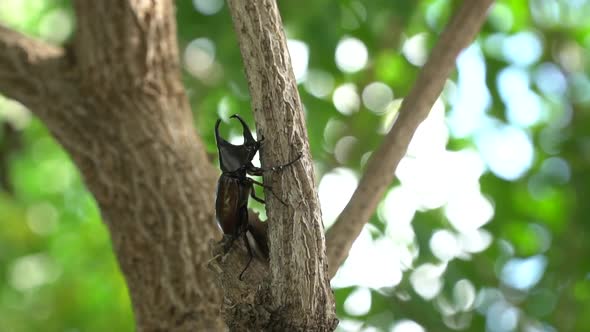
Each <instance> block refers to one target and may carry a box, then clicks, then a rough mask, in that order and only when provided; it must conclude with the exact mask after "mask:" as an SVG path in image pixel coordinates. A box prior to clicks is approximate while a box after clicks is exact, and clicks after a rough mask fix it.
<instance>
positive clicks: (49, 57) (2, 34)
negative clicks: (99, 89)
mask: <svg viewBox="0 0 590 332" xmlns="http://www.w3.org/2000/svg"><path fill="white" fill-rule="evenodd" d="M64 54H65V50H64V49H63V48H61V47H59V46H54V45H51V44H48V43H46V42H43V41H41V40H37V39H34V38H31V37H29V36H27V35H25V34H23V33H20V32H17V31H14V30H11V29H9V28H7V27H5V26H3V25H0V92H1V93H2V94H3V95H5V96H7V97H9V98H11V99H15V100H19V101H21V102H25V103H26V106H28V107H29V108H30V109H31V110H32V111H34V112H35V113H36V114H37V115H43V114H42V113H43V112H44V110H45V108H44V107H36V106H41V105H43V103H45V102H46V101H47V100H50V99H51V97H52V96H55V94H56V93H58V92H57V91H59V90H61V91H64V90H65V91H68V90H71V88H72V85H71V82H70V81H68V78H67V75H64V68H66V63H65V62H66V58H65V56H64ZM59 93H60V94H61V92H59Z"/></svg>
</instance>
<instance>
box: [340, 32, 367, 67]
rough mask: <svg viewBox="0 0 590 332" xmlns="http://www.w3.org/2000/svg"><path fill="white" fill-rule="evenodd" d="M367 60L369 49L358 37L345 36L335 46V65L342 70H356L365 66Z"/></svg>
mask: <svg viewBox="0 0 590 332" xmlns="http://www.w3.org/2000/svg"><path fill="white" fill-rule="evenodd" d="M368 60H369V51H367V47H366V46H365V44H364V43H363V42H362V41H361V40H360V39H357V38H351V37H346V38H343V39H341V40H340V42H339V43H338V46H337V47H336V65H337V66H338V68H339V69H340V70H341V71H343V72H346V73H354V72H357V71H359V70H361V69H363V68H365V66H366V65H367V61H368Z"/></svg>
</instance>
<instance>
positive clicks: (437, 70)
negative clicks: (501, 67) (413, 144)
mask: <svg viewBox="0 0 590 332" xmlns="http://www.w3.org/2000/svg"><path fill="white" fill-rule="evenodd" d="M492 3H493V0H477V1H472V0H464V1H463V4H462V5H461V8H460V9H459V10H458V11H457V13H456V14H455V15H454V16H453V18H452V19H451V21H450V23H449V24H448V25H447V27H446V28H445V30H444V31H443V33H442V34H441V36H440V38H439V40H438V42H437V44H436V46H435V47H434V49H433V50H432V52H431V54H430V56H429V58H428V61H427V62H426V64H425V65H424V67H423V68H422V70H421V72H420V74H419V75H418V79H417V80H416V83H415V84H414V87H413V88H412V90H411V91H410V93H409V95H408V96H407V97H406V98H404V101H403V102H402V105H401V107H400V110H399V114H398V117H397V119H396V121H395V123H394V125H393V127H392V128H391V130H390V131H389V133H388V134H387V135H386V136H385V139H384V141H383V143H381V146H380V147H379V148H378V149H377V150H376V151H375V152H374V153H373V154H372V156H371V158H370V159H369V162H368V163H367V167H366V170H365V172H364V174H363V177H362V178H361V180H360V182H359V185H358V187H357V189H356V191H355V192H354V194H353V195H352V198H351V199H350V201H349V202H348V204H347V205H346V207H345V208H344V210H343V211H342V213H341V214H340V216H339V217H338V220H337V221H336V223H335V224H334V225H333V226H332V227H331V228H330V229H329V230H328V232H327V234H326V247H327V252H328V261H329V263H330V264H329V271H330V276H331V277H332V276H334V275H335V274H336V271H337V270H338V268H339V267H340V264H342V262H343V261H344V260H345V259H346V257H347V256H348V252H349V251H350V248H351V246H352V244H353V243H354V240H355V239H356V238H357V237H358V235H359V234H360V232H361V230H362V228H363V226H364V225H365V224H366V223H367V222H368V220H369V218H370V217H371V215H372V214H373V212H374V211H375V208H376V207H377V204H378V203H379V201H380V200H381V197H382V196H383V193H384V192H385V189H387V187H388V186H389V185H390V183H391V181H392V180H393V177H394V171H395V169H396V168H397V165H398V164H399V162H400V160H401V159H402V157H403V156H404V155H405V153H406V151H407V149H408V145H409V144H410V140H411V139H412V136H413V135H414V132H415V131H416V128H417V127H418V125H419V124H420V123H421V122H422V121H424V119H425V118H426V117H427V116H428V113H429V112H430V109H431V107H432V105H433V104H434V102H435V101H436V99H437V98H438V96H439V95H440V93H441V91H442V89H443V87H444V84H445V81H446V79H447V78H448V77H449V75H450V74H451V72H452V70H453V69H454V67H455V59H456V58H457V56H458V55H459V53H460V52H461V50H463V49H464V48H465V47H467V46H468V45H469V44H470V43H471V41H472V40H473V39H474V38H475V36H476V34H477V32H478V31H479V29H480V27H481V25H482V23H483V22H484V20H485V18H486V14H487V11H488V9H489V7H490V5H491V4H492Z"/></svg>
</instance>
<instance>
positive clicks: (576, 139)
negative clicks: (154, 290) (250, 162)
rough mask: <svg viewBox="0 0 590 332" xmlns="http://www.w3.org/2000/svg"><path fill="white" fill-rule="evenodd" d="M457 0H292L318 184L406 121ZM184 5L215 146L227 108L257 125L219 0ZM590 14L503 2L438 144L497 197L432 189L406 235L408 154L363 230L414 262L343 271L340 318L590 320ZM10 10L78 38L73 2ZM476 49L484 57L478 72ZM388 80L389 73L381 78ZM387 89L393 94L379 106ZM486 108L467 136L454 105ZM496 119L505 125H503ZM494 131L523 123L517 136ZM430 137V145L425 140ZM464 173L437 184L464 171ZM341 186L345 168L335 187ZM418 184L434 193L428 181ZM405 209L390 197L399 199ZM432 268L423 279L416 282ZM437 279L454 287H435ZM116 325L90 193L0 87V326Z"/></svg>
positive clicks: (560, 6)
mask: <svg viewBox="0 0 590 332" xmlns="http://www.w3.org/2000/svg"><path fill="white" fill-rule="evenodd" d="M458 4H460V2H458V1H450V0H427V1H420V2H417V1H404V0H397V1H391V0H387V1H386V0H374V1H359V0H340V1H307V2H305V3H302V2H301V1H281V2H280V3H279V5H280V9H281V14H282V16H283V22H284V25H285V29H286V31H287V35H288V38H290V39H292V40H297V41H299V42H301V43H304V44H301V43H299V44H298V45H299V46H301V45H304V46H303V48H301V47H300V48H299V50H300V52H298V53H295V52H292V55H293V62H294V63H296V62H298V61H299V62H301V61H300V60H304V61H303V66H304V68H307V72H306V75H303V76H302V78H301V84H300V92H301V97H302V100H303V102H304V105H305V109H306V112H307V113H306V115H307V126H308V134H309V138H310V144H311V150H312V154H313V157H314V161H315V163H316V170H317V176H318V183H320V184H323V183H327V180H326V181H325V182H324V181H323V180H324V179H328V177H325V178H323V176H324V175H326V174H337V173H338V171H342V170H345V171H346V172H348V173H338V174H345V175H346V174H349V175H350V174H351V175H350V176H352V177H358V176H360V174H362V168H363V165H364V163H365V162H366V160H367V158H368V156H369V153H370V152H371V151H372V150H373V149H375V147H376V146H378V144H379V142H380V141H381V140H382V137H383V133H384V132H385V131H386V130H387V128H389V126H390V125H391V122H392V121H393V119H394V118H395V113H396V111H397V106H399V101H400V99H399V98H402V97H403V96H405V95H406V94H407V93H408V91H409V89H410V88H411V86H412V82H413V81H414V79H415V76H416V74H417V73H418V72H419V69H420V64H421V63H423V55H424V54H425V52H426V50H428V49H430V48H431V47H432V46H433V45H434V43H435V42H436V36H437V34H438V33H440V32H441V30H442V29H443V28H444V24H445V22H446V21H447V20H448V18H449V16H450V15H451V13H452V12H453V10H454V8H456V6H457V5H458ZM177 7H178V8H177V17H178V34H179V42H180V48H181V55H182V57H183V63H184V64H185V66H186V70H185V71H184V73H183V79H184V82H185V86H186V90H187V93H188V96H189V98H190V102H191V105H192V107H193V110H194V115H195V125H196V127H197V130H198V131H199V132H200V133H201V135H202V136H203V138H204V140H205V142H206V145H207V148H208V149H209V152H210V153H212V154H214V153H215V147H214V138H213V132H212V130H211V128H213V124H214V122H215V120H216V119H217V118H218V117H222V118H223V119H225V120H227V118H228V116H229V115H231V114H233V113H240V114H241V115H243V116H244V118H246V119H247V120H248V121H249V122H250V123H253V119H252V113H251V112H250V106H249V98H248V88H247V84H246V80H245V78H244V74H243V68H242V61H241V58H240V54H239V47H238V45H237V40H236V37H235V35H234V33H233V27H232V24H231V20H230V17H229V13H228V11H227V7H226V6H225V4H224V3H223V1H220V0H194V1H188V0H179V1H177ZM588 14H590V2H588V1H584V0H530V1H508V0H502V1H498V2H497V4H496V6H495V7H494V9H493V10H492V11H491V12H490V17H489V19H488V20H487V22H486V24H485V25H484V27H483V30H482V32H481V34H480V35H479V37H478V40H477V41H476V43H475V46H473V47H472V48H470V53H469V54H470V55H466V56H465V58H466V59H470V60H471V61H475V62H474V63H475V65H474V64H473V63H472V64H471V67H469V65H464V66H462V65H461V64H460V65H459V73H458V75H456V76H454V77H452V78H451V79H450V80H449V82H448V84H447V88H445V92H444V93H443V97H442V100H441V101H442V103H440V105H439V108H440V109H441V110H443V111H445V112H444V114H446V123H447V124H448V127H449V128H450V138H449V139H448V140H447V139H446V138H444V139H443V140H442V142H443V150H444V147H445V146H446V149H447V151H446V152H449V151H450V152H462V151H463V152H464V151H471V152H473V151H475V152H476V155H477V157H476V159H477V160H480V162H481V163H483V169H482V172H481V173H482V174H479V175H477V176H476V180H477V183H476V193H477V195H475V196H474V197H476V198H475V199H476V200H475V201H474V202H476V203H477V202H483V203H482V204H480V205H478V204H479V203H478V204H475V203H474V204H473V205H471V204H467V203H462V204H460V205H459V213H458V214H459V216H457V213H455V214H454V215H453V213H451V207H450V204H451V203H450V201H449V200H446V201H444V202H443V203H440V204H434V203H433V204H430V205H428V204H426V205H424V204H422V205H420V206H419V207H418V208H415V209H412V210H410V212H411V213H410V214H411V216H413V220H412V223H411V225H410V226H409V227H410V228H409V233H408V234H409V235H408V237H407V238H405V239H406V240H404V241H405V242H404V241H401V240H400V238H403V236H402V235H403V234H402V235H400V233H403V232H401V231H400V230H399V229H398V228H396V227H394V226H392V225H395V220H397V219H396V218H393V220H394V221H393V222H392V217H388V216H389V215H390V214H391V212H387V211H389V210H388V208H389V206H390V205H391V204H390V203H391V202H392V201H394V199H393V198H392V199H391V200H390V199H389V197H394V196H395V194H396V190H397V189H400V188H401V189H404V188H405V189H404V190H406V191H404V193H406V194H407V193H408V192H411V189H412V187H411V185H408V184H407V183H408V182H407V181H408V180H407V179H406V180H404V177H403V174H401V173H400V171H399V170H398V177H399V178H400V179H401V181H398V180H396V181H395V182H394V183H392V190H391V191H390V192H389V193H388V198H387V199H386V200H384V202H383V203H382V205H381V207H380V211H379V213H377V214H376V215H375V216H374V217H373V218H372V219H371V224H370V225H369V226H368V227H367V230H368V232H369V233H370V236H369V238H370V239H371V240H370V241H376V242H374V243H377V241H380V240H384V241H385V242H382V243H385V247H386V248H389V247H387V246H388V245H390V244H394V246H393V248H394V249H392V250H396V249H395V248H398V249H399V248H401V249H399V250H400V251H399V252H402V253H407V254H408V255H409V257H410V258H409V259H406V260H405V264H402V266H401V267H400V268H399V269H398V270H399V271H401V272H403V274H402V275H401V276H402V277H400V278H399V279H398V280H396V281H392V282H390V283H389V284H386V285H381V286H380V287H371V286H366V285H348V286H335V295H336V299H337V311H338V315H339V317H340V319H341V325H340V326H339V329H340V330H342V331H349V330H350V331H356V330H366V331H395V332H402V331H421V328H420V326H422V327H423V328H424V329H425V330H428V331H452V330H467V331H484V330H487V331H528V332H533V331H535V332H536V331H588V330H590V315H588V314H587V313H589V312H590V259H588V258H587V257H585V255H586V254H588V253H590V242H589V241H587V239H588V238H589V236H590V226H589V225H590V224H589V223H588V222H587V221H586V218H589V217H590V205H588V204H586V203H585V201H584V197H590V172H589V167H588V165H589V162H590V136H588V135H589V134H588V128H590V112H589V111H588V110H589V104H590V98H589V97H588V96H590V79H589V76H588V75H589V69H590V67H589V65H590V61H589V59H590V58H589V57H588V56H587V54H588V49H589V47H590V21H588V20H587V19H586V18H587V17H588ZM0 21H1V22H2V23H3V24H6V25H8V26H11V27H13V28H15V29H18V30H20V31H23V32H26V33H27V34H30V35H33V36H37V37H39V38H43V39H46V40H49V41H52V42H56V43H65V42H66V41H67V40H68V39H69V38H71V36H72V34H73V33H74V31H75V23H74V19H73V11H72V8H71V4H70V2H69V1H66V0H35V1H34V0H2V2H0ZM343 40H348V41H352V42H351V43H350V44H349V45H353V46H354V47H353V46H351V47H352V48H348V49H346V50H347V51H348V53H351V52H352V51H358V52H357V53H354V52H352V53H353V55H354V56H353V57H350V56H349V57H348V58H347V59H344V60H346V61H348V62H350V63H349V65H352V66H353V67H354V66H355V65H358V66H360V68H357V69H350V68H348V69H347V67H346V63H345V64H344V65H343V64H342V63H339V62H338V61H337V60H336V58H335V54H338V53H337V52H336V50H337V48H339V46H342V44H343ZM356 41H360V42H361V43H360V44H361V45H364V47H365V50H366V54H364V53H363V52H362V49H363V47H360V51H359V44H358V43H356ZM355 43H356V44H355ZM355 45H356V46H355ZM335 52H336V53H335ZM344 53H347V52H344ZM466 53H467V52H466ZM364 56H366V57H367V58H366V62H363V58H364ZM336 57H337V56H336ZM303 58H304V59H303ZM195 59H196V60H195ZM461 61H463V60H460V62H461ZM465 61H467V60H465ZM478 61H480V62H481V64H482V66H483V67H482V68H483V69H482V70H483V74H479V76H478V74H477V72H478V69H477V68H479V67H477V66H478V65H477V63H478ZM470 74H473V75H475V76H470ZM374 82H378V83H383V84H384V85H383V84H381V85H379V84H378V85H373V86H372V88H375V89H373V90H371V89H369V88H368V87H369V86H371V84H372V83H374ZM515 82H516V83H515ZM519 82H520V83H519ZM522 82H524V83H522ZM519 84H520V85H519ZM523 84H524V88H523ZM383 86H386V88H385V89H384V88H383ZM469 86H472V87H473V89H475V87H477V86H481V87H482V88H483V91H484V95H485V96H488V97H484V98H483V99H484V100H485V99H486V98H488V99H487V101H485V102H482V103H479V104H477V103H472V104H469V103H467V105H472V106H470V107H468V111H469V112H467V113H465V112H463V113H460V112H459V109H460V103H461V102H468V101H469V100H475V99H476V96H477V94H476V93H473V94H472V95H470V93H469V91H471V90H469ZM462 89H464V90H462ZM519 89H520V90H519ZM457 91H459V93H458V92H457ZM461 91H467V92H468V93H467V96H465V95H461V93H460V92H461ZM473 91H475V90H473ZM365 93H366V94H365ZM371 93H373V94H371ZM372 96H373V97H372ZM375 96H377V97H375ZM383 96H385V97H383ZM523 96H524V97H523ZM525 97H526V98H525ZM380 100H381V101H383V100H385V101H386V102H387V103H386V104H385V106H384V105H379V103H377V104H375V102H379V101H380ZM372 102H373V103H372ZM433 113H434V111H433ZM441 114H442V113H441ZM472 117H475V118H477V119H476V120H477V121H475V123H476V125H475V126H473V128H472V130H471V131H468V132H467V133H463V134H460V133H458V129H457V128H458V127H456V125H457V123H458V122H457V121H459V122H461V121H462V119H466V118H469V119H471V118H472ZM442 121H443V122H441V123H445V122H444V121H445V119H442ZM227 128H233V129H231V132H230V134H233V135H236V134H238V132H237V128H234V127H230V126H224V129H223V130H228V129H227ZM427 128H431V127H427ZM433 128H434V127H433ZM445 128H446V127H445ZM494 130H496V131H494ZM489 132H493V133H496V134H495V135H496V136H493V135H492V139H489V137H488V136H486V135H487V134H489ZM498 132H499V133H503V134H502V135H504V134H506V133H516V134H515V136H506V137H509V138H510V137H512V138H510V139H504V138H505V136H502V135H499V134H497V133H498ZM444 133H446V135H449V130H448V129H444V130H443V134H444ZM226 134H227V133H226ZM421 136H424V135H423V134H421ZM439 136H440V135H439ZM443 136H444V135H443ZM426 137H427V138H428V135H426ZM432 137H433V138H432V139H433V142H434V140H435V135H432ZM445 137H446V136H445ZM436 139H439V141H440V137H439V138H436ZM503 139H504V140H503ZM506 140H507V141H506ZM523 140H524V142H530V144H531V149H530V156H531V157H530V158H529V159H530V162H528V164H527V163H526V161H527V160H525V163H524V164H523V166H522V167H520V168H518V169H517V170H516V171H514V169H513V173H511V174H508V173H506V172H505V171H506V167H516V166H515V165H517V164H519V160H520V161H522V160H521V159H520V158H521V157H522V156H523V155H526V154H527V153H528V152H527V153H519V151H520V150H514V151H513V150H511V148H512V145H513V146H514V149H516V147H517V146H518V144H519V143H518V142H521V141H523ZM430 145H435V143H432V144H429V143H428V141H427V144H426V146H427V147H428V146H430ZM525 146H526V144H525ZM490 150H494V151H496V150H497V151H496V155H492V156H491V157H490V154H489V151H490ZM433 151H434V150H433ZM437 151H438V150H437ZM515 151H516V152H515ZM522 151H528V150H526V149H525V150H522ZM439 152H440V151H439ZM451 155H453V154H452V153H451V154H446V155H445V156H451ZM411 157H412V156H411V155H409V158H408V160H409V159H411ZM494 158H495V159H494ZM502 158H504V159H502ZM510 158H513V159H510ZM497 160H503V163H500V164H499V163H498V162H497ZM476 164H477V163H476ZM521 164H522V163H521ZM411 169H412V168H411V167H410V170H411ZM414 171H415V170H414ZM439 171H440V175H439V173H438V172H439ZM335 172H336V173H335ZM514 172H516V173H514ZM411 174H414V175H415V176H414V175H413V176H412V177H411V178H418V179H423V180H424V179H425V180H424V181H426V182H427V184H428V183H429V182H428V181H431V182H432V187H431V188H432V191H434V190H435V189H434V187H435V185H434V182H433V181H435V180H440V179H441V178H443V180H444V179H445V178H446V174H448V172H447V173H445V171H444V170H443V165H442V164H441V165H437V164H436V163H433V164H431V165H430V168H428V169H426V170H425V171H424V172H423V173H420V172H417V171H416V172H415V173H411ZM433 174H434V176H433ZM462 175H463V174H459V177H454V178H451V179H452V181H450V182H448V183H445V185H444V186H443V187H445V188H446V189H452V188H453V187H455V186H457V187H458V186H460V183H461V181H460V179H461V176H462ZM468 175H469V174H467V173H465V177H467V176H468ZM429 179H432V180H429ZM340 184H342V185H344V182H341V183H338V182H336V184H335V185H336V186H338V185H340ZM332 186H334V185H332ZM445 188H442V189H445ZM339 189H340V187H338V188H336V189H335V190H336V191H338V190H339ZM401 189H400V190H401ZM437 190H441V188H438V189H437ZM406 194H404V195H402V197H407V195H406ZM422 194H424V195H423V196H427V195H428V194H429V191H428V188H427V190H426V191H425V192H423V193H422ZM320 196H322V185H320ZM334 197H336V198H337V196H334ZM334 197H333V198H332V199H333V200H335V199H336V198H334ZM420 199H421V198H420V195H418V198H417V200H418V201H419V200H420ZM340 201H342V202H340ZM345 202H346V199H345V198H342V197H340V198H338V201H337V202H336V201H329V200H326V199H322V204H323V208H325V209H326V211H324V215H325V217H326V219H330V218H332V219H333V217H330V213H328V212H327V209H328V208H327V206H328V205H336V206H337V207H336V209H338V207H342V206H343V204H344V203H345ZM324 205H325V206H324ZM258 208H260V206H258ZM402 208H404V207H403V206H393V207H391V209H392V211H394V212H395V211H396V210H400V209H402ZM486 209H489V210H490V215H489V217H488V218H484V219H485V220H483V221H482V223H481V225H477V226H473V229H472V230H475V231H477V232H480V233H478V234H483V235H482V236H484V235H486V234H487V236H489V242H488V243H487V244H486V245H484V246H482V248H479V249H473V250H472V251H471V252H467V251H464V250H463V251H461V250H458V251H456V252H454V253H453V254H452V255H451V256H447V257H446V258H445V250H441V246H437V245H435V244H436V243H442V248H443V249H445V248H446V249H447V250H448V248H449V247H452V245H455V246H457V243H459V244H460V243H461V242H460V241H459V240H460V239H465V237H462V236H463V235H465V234H463V233H464V229H462V228H461V227H459V226H458V224H457V222H456V220H459V219H460V217H461V215H467V216H472V215H473V216H474V217H473V218H474V219H473V220H474V223H475V219H476V217H477V216H478V213H479V214H481V213H483V212H482V211H484V212H485V211H487V210H486ZM411 216H410V218H411ZM467 220H468V221H469V220H470V219H469V217H468V219H467ZM326 222H327V224H329V223H330V222H331V221H330V220H326ZM484 237H485V236H484ZM408 239H409V240H408ZM435 239H436V240H437V241H439V242H436V241H435ZM370 241H369V243H371V242H370ZM396 241H397V242H396ZM480 242H481V243H484V242H485V241H484V240H481V241H480ZM355 246H356V244H355ZM463 249H464V248H463ZM376 253H377V254H381V255H383V257H380V256H379V255H375V256H373V257H363V259H364V260H365V261H367V262H369V263H371V264H372V265H375V266H380V267H387V266H389V265H391V264H392V263H391V260H392V259H393V258H391V257H388V255H391V256H396V255H397V254H399V253H397V254H396V253H394V252H391V253H390V252H385V253H383V252H381V251H376ZM447 254H448V252H447ZM351 257H352V254H351ZM351 260H352V258H351V259H350V260H349V261H351ZM390 263H391V264H390ZM351 264H352V263H351ZM378 271H380V270H378ZM383 271H386V270H383ZM358 272H360V270H358ZM422 272H424V273H425V274H426V276H427V278H426V279H425V280H427V281H429V282H428V283H427V284H426V286H424V285H423V286H422V288H420V284H419V283H418V282H417V280H419V279H420V273H422ZM380 273H383V274H388V273H389V272H380ZM424 273H422V274H424ZM377 274H379V273H377ZM428 278H430V279H428ZM431 285H440V289H435V290H432V289H430V290H429V288H428V287H427V286H431ZM428 292H430V293H428ZM428 294H430V295H428ZM417 324H419V325H417ZM106 330H114V331H131V330H133V319H132V311H131V307H130V302H129V298H128V295H127V291H126V288H125V285H124V280H123V279H122V276H121V275H120V273H119V271H118V268H117V263H116V261H115V257H114V255H113V253H112V250H111V246H110V243H109V237H108V233H107V231H106V229H105V227H104V225H103V224H102V223H101V221H100V215H99V212H98V211H97V208H96V205H95V203H94V201H93V199H92V196H91V195H90V194H89V193H88V192H87V191H86V190H85V188H84V186H83V183H82V181H81V179H80V175H79V174H78V172H77V170H76V168H75V166H74V165H73V164H72V162H71V161H70V159H69V158H68V156H67V154H66V153H65V152H64V151H63V150H62V149H61V147H60V146H59V145H58V144H57V143H56V142H55V141H54V140H53V139H52V138H51V137H50V136H49V133H48V132H47V130H46V129H45V128H44V127H43V125H42V124H41V123H40V122H39V120H37V119H35V118H32V117H31V115H30V114H29V112H28V111H27V110H26V109H24V108H23V107H22V106H20V105H19V104H18V103H15V102H13V101H10V100H7V99H0V331H9V332H21V331H106Z"/></svg>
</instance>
